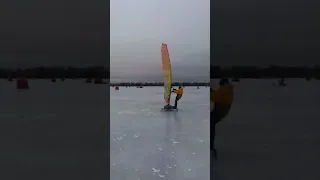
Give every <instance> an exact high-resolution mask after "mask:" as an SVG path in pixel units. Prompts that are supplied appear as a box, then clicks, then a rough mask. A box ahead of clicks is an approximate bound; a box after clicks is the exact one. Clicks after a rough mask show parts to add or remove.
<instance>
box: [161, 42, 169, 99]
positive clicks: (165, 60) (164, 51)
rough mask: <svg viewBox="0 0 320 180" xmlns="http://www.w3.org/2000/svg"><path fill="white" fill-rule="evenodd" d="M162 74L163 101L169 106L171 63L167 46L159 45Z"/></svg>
mask: <svg viewBox="0 0 320 180" xmlns="http://www.w3.org/2000/svg"><path fill="white" fill-rule="evenodd" d="M161 59H162V72H163V78H164V100H165V102H166V103H167V104H170V97H171V79H172V76H171V63H170V57H169V51H168V46H167V44H164V43H162V45H161Z"/></svg>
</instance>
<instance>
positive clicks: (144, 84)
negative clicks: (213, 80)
mask: <svg viewBox="0 0 320 180" xmlns="http://www.w3.org/2000/svg"><path fill="white" fill-rule="evenodd" d="M110 85H111V86H126V87H138V88H139V87H143V86H163V83H161V82H154V83H148V82H140V83H126V82H125V83H110ZM172 86H173V87H178V86H183V87H185V86H210V83H209V82H208V83H198V82H173V83H172Z"/></svg>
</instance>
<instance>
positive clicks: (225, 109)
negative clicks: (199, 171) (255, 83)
mask: <svg viewBox="0 0 320 180" xmlns="http://www.w3.org/2000/svg"><path fill="white" fill-rule="evenodd" d="M219 85H220V87H219V88H218V89H217V90H212V89H211V88H210V102H211V104H214V107H213V108H212V110H211V113H210V121H211V122H210V126H211V128H210V141H211V142H210V152H211V153H213V157H214V158H215V159H217V151H216V149H215V147H214V139H215V129H216V124H217V123H218V122H220V121H221V120H222V119H223V118H225V117H226V116H227V115H228V113H229V110H230V108H231V105H232V102H233V86H232V85H231V84H230V82H229V81H228V79H221V80H220V82H219Z"/></svg>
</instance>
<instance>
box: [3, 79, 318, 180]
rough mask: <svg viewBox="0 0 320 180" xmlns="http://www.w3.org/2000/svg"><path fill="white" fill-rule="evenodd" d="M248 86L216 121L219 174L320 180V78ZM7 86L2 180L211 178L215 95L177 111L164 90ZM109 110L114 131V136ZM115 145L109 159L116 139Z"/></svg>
mask: <svg viewBox="0 0 320 180" xmlns="http://www.w3.org/2000/svg"><path fill="white" fill-rule="evenodd" d="M274 82H275V80H241V82H240V83H236V84H235V99H234V104H233V106H232V109H231V111H230V114H229V115H228V117H227V118H226V119H225V120H224V121H222V122H221V123H220V124H218V125H217V137H216V147H217V150H218V152H219V159H218V161H216V162H215V167H214V171H212V172H211V178H212V179H216V180H237V179H248V180H250V179H254V180H257V179H259V180H269V179H291V180H301V179H308V180H313V179H315V180H318V179H320V174H319V173H318V164H319V162H320V156H319V152H320V131H319V126H320V121H319V120H320V113H319V107H320V96H319V89H320V81H316V80H313V81H310V82H306V81H305V80H302V79H293V80H288V81H287V84H288V86H287V87H280V88H278V87H273V86H272V83H274ZM30 86H31V89H30V90H28V91H23V92H17V91H16V89H15V83H14V82H7V81H6V80H0V143H1V147H0V167H1V173H0V179H5V180H17V179H26V178H28V179H33V180H38V179H39V180H40V179H41V180H44V179H45V180H57V179H61V180H63V179H68V180H70V179H77V180H82V179H83V180H87V179H93V180H96V179H97V180H99V179H104V180H105V179H108V178H109V176H108V172H107V171H106V169H107V168H108V165H109V163H110V171H111V179H112V180H135V179H137V180H138V179H140V180H153V179H155V180H156V179H169V180H170V179H173V180H180V179H183V180H184V179H186V180H188V179H192V180H193V179H195V180H207V179H209V121H208V120H209V105H208V104H209V93H205V92H208V91H209V90H208V89H205V88H200V89H196V88H195V87H194V88H193V87H187V88H186V89H185V94H184V97H183V98H182V99H181V101H180V103H179V107H178V108H179V111H178V112H160V109H161V108H162V107H163V105H164V104H163V95H162V92H163V89H162V88H155V87H147V88H143V89H137V88H134V87H133V88H124V87H120V90H119V91H118V92H115V91H114V90H113V89H111V92H110V93H111V97H110V101H109V98H108V94H107V93H106V92H108V91H109V90H110V89H109V87H108V86H106V85H95V84H85V83H84V80H67V81H65V82H59V81H58V82H57V83H52V82H50V81H46V80H31V81H30ZM109 103H110V105H111V107H110V113H111V122H110V125H111V128H110V131H111V132H110V133H111V135H110V136H109V133H108V130H106V127H108V123H109V122H108V121H106V120H108V119H109V114H108V113H106V107H109ZM109 139H110V143H111V144H110V145H111V147H110V148H111V149H110V155H111V159H110V160H109V154H108V149H109V147H108V140H109Z"/></svg>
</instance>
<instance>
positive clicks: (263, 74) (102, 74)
mask: <svg viewBox="0 0 320 180" xmlns="http://www.w3.org/2000/svg"><path fill="white" fill-rule="evenodd" d="M20 76H25V77H27V78H40V79H48V78H50V79H51V78H65V79H77V78H103V79H109V78H110V71H109V69H108V68H105V67H103V66H94V67H85V68H77V67H72V66H69V67H35V68H27V69H5V68H0V78H17V77H20ZM210 77H211V79H212V78H221V77H230V78H231V77H232V78H307V77H308V78H317V79H320V66H314V67H304V66H290V67H289V66H273V65H271V66H269V67H265V68H261V67H256V66H231V67H220V66H211V68H210Z"/></svg>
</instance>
